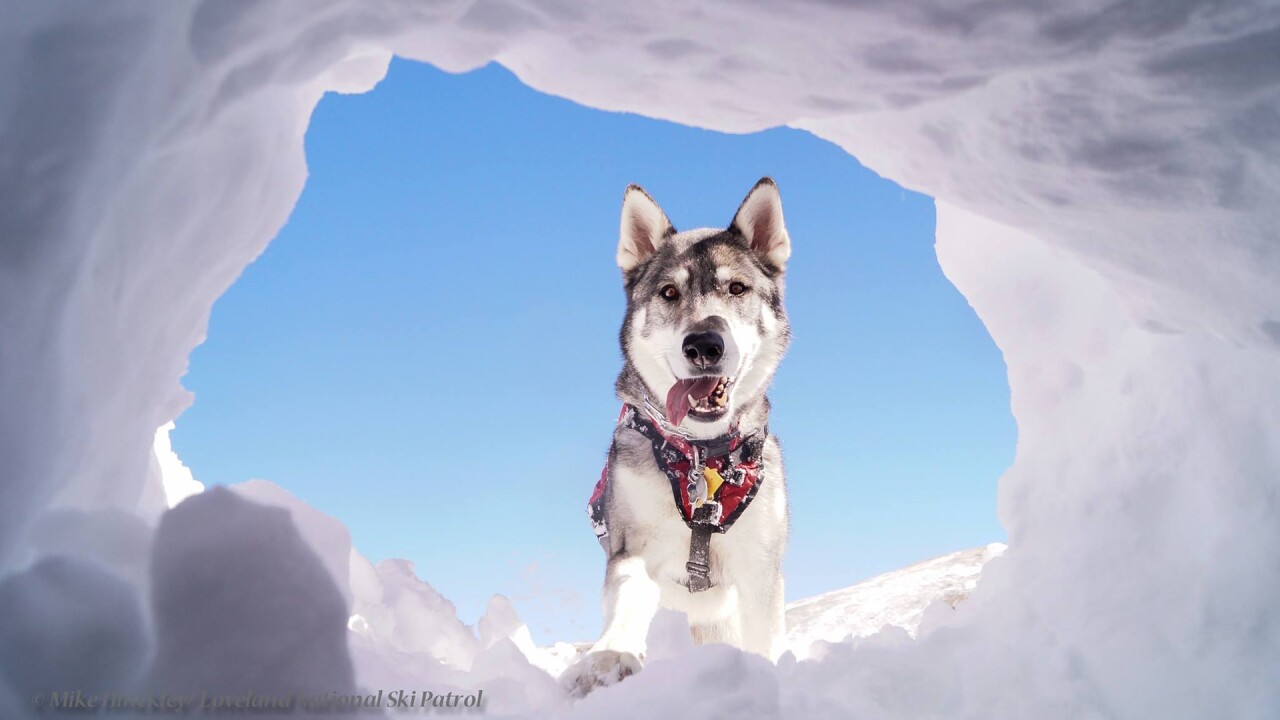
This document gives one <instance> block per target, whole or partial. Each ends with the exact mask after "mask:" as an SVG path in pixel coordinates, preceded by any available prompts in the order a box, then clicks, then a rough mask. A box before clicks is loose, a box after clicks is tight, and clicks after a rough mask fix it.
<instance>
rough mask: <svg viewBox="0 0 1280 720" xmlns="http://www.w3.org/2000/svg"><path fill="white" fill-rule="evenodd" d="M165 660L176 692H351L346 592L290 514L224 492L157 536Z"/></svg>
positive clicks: (160, 651) (206, 497) (158, 612)
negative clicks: (331, 574) (343, 593)
mask: <svg viewBox="0 0 1280 720" xmlns="http://www.w3.org/2000/svg"><path fill="white" fill-rule="evenodd" d="M151 567H152V587H151V608H152V612H153V613H154V615H155V619H154V622H155V629H156V655H155V662H154V665H153V668H152V672H151V676H150V678H148V680H147V681H146V683H145V687H148V688H157V689H162V690H163V691H165V692H169V693H187V694H200V693H208V694H210V695H217V694H226V695H237V694H240V693H245V692H253V693H259V694H263V695H275V696H280V695H285V694H290V693H309V694H323V693H328V692H336V693H344V692H345V693H351V692H354V690H355V679H354V672H353V670H352V665H351V658H350V654H349V653H348V651H347V631H346V624H347V612H346V603H345V602H344V601H343V598H342V594H341V593H340V592H339V591H338V587H337V585H336V584H334V582H333V578H332V577H331V576H330V575H329V573H328V571H327V570H326V569H325V567H324V565H323V564H322V563H321V561H320V559H319V557H318V556H317V555H316V553H315V552H314V551H313V550H312V549H311V548H310V547H309V546H308V545H307V544H306V542H305V541H304V540H303V538H302V536H301V535H300V534H299V533H298V531H297V529H296V527H295V526H294V524H293V522H292V520H291V518H290V516H289V513H288V512H286V511H284V510H282V509H280V508H275V507H267V506H265V505H260V504H258V503H254V502H250V501H248V500H244V499H242V498H240V497H238V496H237V495H236V494H235V493H233V492H231V491H230V490H227V489H226V488H213V489H211V490H207V491H205V492H204V493H201V494H199V495H195V496H193V497H191V498H188V499H187V500H185V501H183V502H182V503H181V504H179V505H178V506H177V507H175V508H173V509H172V510H170V511H169V512H167V513H165V514H164V516H163V517H162V519H161V521H160V526H159V528H158V529H157V530H156V540H155V550H154V553H153V560H152V565H151Z"/></svg>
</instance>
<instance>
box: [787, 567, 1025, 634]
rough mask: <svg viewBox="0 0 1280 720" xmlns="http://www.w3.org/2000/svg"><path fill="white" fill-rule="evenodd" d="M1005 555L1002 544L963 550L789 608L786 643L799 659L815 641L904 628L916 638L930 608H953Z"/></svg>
mask: <svg viewBox="0 0 1280 720" xmlns="http://www.w3.org/2000/svg"><path fill="white" fill-rule="evenodd" d="M1004 551H1005V546H1004V545H1003V544H1001V543H992V544H990V545H987V546H985V547H980V548H974V549H972V550H962V551H960V552H954V553H951V554H949V555H943V556H942V557H937V558H934V559H932V560H925V561H924V562H919V563H916V564H915V565H910V566H908V567H905V568H902V569H901V570H894V571H892V572H887V573H884V574H883V575H877V576H876V577H873V578H871V579H869V580H864V581H863V582H860V583H858V584H857V585H853V586H851V587H847V588H844V589H842V590H833V591H831V592H828V593H823V594H821V595H815V596H813V597H810V598H805V599H803V600H797V601H795V602H793V603H791V604H789V605H787V641H788V646H789V649H790V650H791V651H792V652H793V653H795V655H796V657H798V658H805V657H808V656H809V655H810V647H811V646H812V645H813V643H814V641H818V640H822V641H825V642H839V641H841V640H844V639H846V638H850V637H852V638H862V637H867V636H869V635H874V634H875V633H878V632H880V631H881V630H883V629H884V628H885V627H889V626H892V627H899V628H902V629H903V630H906V631H907V634H908V635H910V636H911V637H915V635H916V629H917V628H918V627H919V626H920V621H921V619H922V618H923V617H924V613H925V609H926V608H928V607H929V606H930V605H933V604H934V603H945V604H946V605H947V606H948V607H952V608H954V607H955V606H956V604H958V603H959V602H960V601H961V600H963V599H965V598H967V597H968V596H969V593H971V592H973V589H974V588H975V587H977V585H978V578H979V577H980V576H981V574H982V568H983V566H984V565H986V564H987V562H988V561H990V560H991V559H992V558H996V557H999V556H1000V555H1001V554H1003V553H1004Z"/></svg>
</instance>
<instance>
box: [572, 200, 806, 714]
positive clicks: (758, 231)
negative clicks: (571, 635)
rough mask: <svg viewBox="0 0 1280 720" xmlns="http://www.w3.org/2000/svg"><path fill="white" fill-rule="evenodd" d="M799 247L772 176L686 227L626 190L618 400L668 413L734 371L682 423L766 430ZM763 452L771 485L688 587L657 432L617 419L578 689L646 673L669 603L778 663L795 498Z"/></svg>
mask: <svg viewBox="0 0 1280 720" xmlns="http://www.w3.org/2000/svg"><path fill="white" fill-rule="evenodd" d="M790 254H791V241H790V239H789V237H788V236H787V230H786V227H785V225H784V223H783V218H782V202H781V199H780V198H779V195H778V189H777V186H776V185H775V184H774V182H773V180H771V179H769V178H763V179H761V180H760V181H759V182H758V183H757V184H756V185H755V187H754V188H752V190H751V192H750V193H748V195H747V197H746V199H745V200H744V201H743V202H742V205H741V206H740V207H739V208H738V211H737V213H736V214H735V216H734V218H733V221H732V222H731V223H730V225H729V227H728V228H727V229H723V230H720V229H709V228H703V229H698V230H690V231H687V232H682V233H677V232H676V230H675V228H674V227H672V225H671V222H670V221H669V220H668V219H667V216H666V214H665V213H664V212H663V211H662V209H661V208H660V207H659V206H658V204H657V203H656V202H654V200H653V198H651V197H650V196H649V195H648V193H646V192H645V191H644V190H643V189H641V188H640V187H639V186H636V185H632V186H631V187H629V188H627V190H626V193H625V194H624V196H623V203H622V224H621V232H620V237H619V241H618V254H617V261H618V266H619V267H620V268H621V269H622V276H623V282H624V285H625V289H626V294H627V310H626V319H625V320H624V322H623V325H622V330H621V333H620V335H621V343H622V351H623V357H624V363H623V367H622V372H621V373H620V374H619V375H618V381H617V393H618V397H619V399H621V400H622V401H623V402H625V403H629V404H631V405H633V406H635V407H637V408H644V407H646V405H647V406H648V407H650V408H653V409H654V411H655V412H659V413H664V411H666V410H669V408H670V406H669V405H667V404H666V400H667V398H668V393H669V392H673V390H672V389H673V388H674V387H675V386H676V384H677V383H678V382H679V381H681V380H685V381H689V380H690V379H691V378H697V377H704V376H710V375H716V376H721V377H723V378H731V381H729V382H728V387H727V389H726V390H727V393H726V395H727V401H725V400H723V399H715V400H710V401H705V402H703V401H699V400H698V399H696V398H685V400H687V401H688V403H689V407H688V410H687V415H686V416H685V417H683V418H682V419H681V420H680V421H679V424H678V426H677V427H676V428H675V431H676V432H680V433H683V434H685V435H687V436H689V437H692V438H698V439H710V438H715V437H720V436H723V435H725V434H727V433H729V432H730V431H731V430H732V429H737V430H738V431H739V432H741V433H743V434H750V433H751V432H753V431H756V430H759V431H760V432H767V423H768V415H769V400H768V398H767V397H766V396H765V391H766V390H767V388H768V386H769V383H770V381H771V379H772V377H773V374H774V371H775V370H776V369H777V367H778V363H779V362H780V361H781V359H782V356H783V354H784V353H785V351H786V348H787V343H788V340H789V336H790V333H789V328H788V324H787V317H786V313H785V311H784V309H783V304H782V296H783V273H784V270H785V267H786V262H787V258H788V257H789V256H790ZM682 387H683V386H682ZM680 414H681V413H679V412H678V411H677V412H675V413H671V412H665V413H664V418H663V419H667V420H668V425H667V428H666V430H667V431H668V432H671V431H672V427H671V425H670V419H669V418H670V417H671V416H672V415H677V416H678V415H680ZM763 457H764V472H763V475H764V482H763V484H762V485H761V486H760V489H759V491H758V493H757V495H756V497H755V498H754V500H753V501H752V503H751V505H750V506H749V507H748V508H747V509H746V510H745V511H744V512H743V514H742V516H741V517H740V518H738V520H737V522H736V523H735V524H734V525H733V526H732V527H731V528H730V529H729V530H728V531H727V532H726V533H723V534H720V533H717V534H713V535H712V538H711V575H710V579H711V582H712V585H713V587H712V588H711V589H709V590H706V591H704V592H698V593H692V592H690V591H689V589H688V573H687V571H686V568H685V563H686V561H687V560H688V559H689V538H690V531H689V528H688V526H686V525H685V523H684V520H683V519H682V517H681V515H680V513H679V511H678V510H677V508H676V506H675V503H674V501H673V499H672V495H671V487H670V484H669V481H668V478H667V477H666V476H665V475H664V474H663V472H662V471H661V470H660V469H659V468H658V466H657V463H656V461H655V459H654V455H653V451H652V447H651V445H650V443H649V441H648V440H647V439H645V438H644V437H643V436H642V435H640V434H639V433H638V432H637V431H635V430H633V429H629V428H625V427H622V426H619V427H618V429H617V430H616V431H615V433H614V437H613V445H612V447H611V448H610V451H609V478H608V482H607V485H606V490H605V516H606V518H607V522H608V527H609V535H608V536H607V538H606V545H607V547H606V548H605V550H606V553H607V555H608V562H607V566H606V570H605V582H604V632H603V634H602V635H601V636H600V639H599V640H598V641H597V642H596V643H595V644H594V645H593V646H592V648H591V650H590V651H589V652H588V653H587V654H586V655H585V656H584V657H583V658H582V659H581V660H580V661H579V662H578V663H577V664H576V665H575V666H574V667H573V668H571V669H570V671H569V672H568V673H567V674H566V676H565V678H566V682H567V684H568V685H569V686H570V688H571V689H573V690H574V692H575V693H577V694H579V695H581V694H585V693H586V692H588V691H590V689H591V688H593V687H595V686H598V685H607V684H612V683H613V682H617V681H619V680H621V679H622V678H625V677H627V676H628V675H631V674H633V673H635V672H637V671H638V670H639V669H640V667H641V665H642V664H643V662H644V657H645V641H646V636H647V634H648V630H649V624H650V621H651V620H652V618H653V616H654V613H655V612H656V611H657V610H658V608H660V607H661V608H670V609H673V610H678V611H681V612H684V613H686V614H687V616H688V618H689V623H690V627H691V629H692V634H693V638H694V640H695V641H696V642H698V643H725V644H729V645H732V646H735V647H738V648H741V649H743V650H746V651H749V652H753V653H758V654H760V655H763V656H764V657H766V658H768V659H770V660H776V659H777V657H778V656H779V655H780V654H781V652H782V650H783V636H784V625H783V581H782V570H781V568H782V556H783V552H784V550H785V548H786V542H787V498H786V483H785V479H784V477H783V467H782V454H781V449H780V448H779V445H778V441H777V439H776V438H774V437H773V436H772V435H769V436H767V439H766V441H765V445H764V455H763Z"/></svg>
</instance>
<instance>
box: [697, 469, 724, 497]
mask: <svg viewBox="0 0 1280 720" xmlns="http://www.w3.org/2000/svg"><path fill="white" fill-rule="evenodd" d="M702 476H703V477H705V478H706V479H707V497H708V498H714V497H715V496H716V491H717V490H719V489H720V486H721V485H722V484H723V483H724V478H722V477H720V473H719V472H718V471H717V470H716V469H715V468H711V467H704V468H702Z"/></svg>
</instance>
